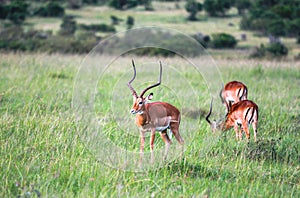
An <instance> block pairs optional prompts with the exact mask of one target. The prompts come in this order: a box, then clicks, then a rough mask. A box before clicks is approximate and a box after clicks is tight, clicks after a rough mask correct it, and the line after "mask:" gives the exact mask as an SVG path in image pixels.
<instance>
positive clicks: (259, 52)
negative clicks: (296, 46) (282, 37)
mask: <svg viewBox="0 0 300 198" xmlns="http://www.w3.org/2000/svg"><path fill="white" fill-rule="evenodd" d="M286 55H288V48H287V47H286V46H285V45H284V44H283V43H281V42H274V43H271V44H269V45H268V46H267V47H265V46H264V45H263V44H261V45H260V47H256V48H255V49H254V50H253V52H252V53H251V54H250V58H263V57H272V58H273V57H279V58H280V57H282V56H286Z"/></svg>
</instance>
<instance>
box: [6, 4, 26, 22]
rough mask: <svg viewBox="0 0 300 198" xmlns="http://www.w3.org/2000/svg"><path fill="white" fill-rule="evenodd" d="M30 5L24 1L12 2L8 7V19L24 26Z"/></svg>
mask: <svg viewBox="0 0 300 198" xmlns="http://www.w3.org/2000/svg"><path fill="white" fill-rule="evenodd" d="M27 8H28V4H27V3H26V2H23V1H12V2H11V3H10V4H9V5H7V6H6V8H4V11H5V9H7V18H8V19H9V20H11V21H12V22H13V23H14V24H22V23H23V22H24V21H25V18H26V15H27V14H28V12H27Z"/></svg>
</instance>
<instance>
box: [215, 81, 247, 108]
mask: <svg viewBox="0 0 300 198" xmlns="http://www.w3.org/2000/svg"><path fill="white" fill-rule="evenodd" d="M247 95H248V89H247V87H246V85H244V84H243V83H241V82H238V81H231V82H229V83H227V84H226V85H225V87H224V88H223V87H222V89H221V91H220V97H221V101H222V103H223V104H224V106H226V109H227V112H229V110H230V108H231V106H232V105H233V104H235V103H237V102H239V101H241V100H247Z"/></svg>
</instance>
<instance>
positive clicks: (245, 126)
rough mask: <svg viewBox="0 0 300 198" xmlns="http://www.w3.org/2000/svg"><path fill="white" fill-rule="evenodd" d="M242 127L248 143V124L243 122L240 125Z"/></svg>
mask: <svg viewBox="0 0 300 198" xmlns="http://www.w3.org/2000/svg"><path fill="white" fill-rule="evenodd" d="M242 127H243V129H244V131H245V133H246V137H247V140H248V141H249V139H250V132H249V127H248V123H247V122H246V121H245V122H243V123H242Z"/></svg>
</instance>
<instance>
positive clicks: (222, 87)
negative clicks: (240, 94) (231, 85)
mask: <svg viewBox="0 0 300 198" xmlns="http://www.w3.org/2000/svg"><path fill="white" fill-rule="evenodd" d="M223 89H224V84H223V83H222V86H221V90H220V98H221V101H222V103H224V102H225V101H224V99H223V97H222V92H223Z"/></svg>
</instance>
